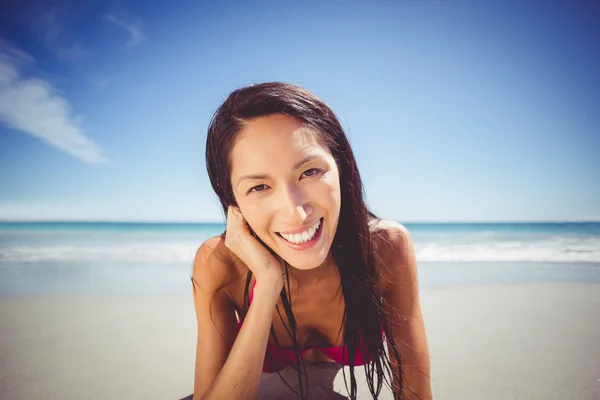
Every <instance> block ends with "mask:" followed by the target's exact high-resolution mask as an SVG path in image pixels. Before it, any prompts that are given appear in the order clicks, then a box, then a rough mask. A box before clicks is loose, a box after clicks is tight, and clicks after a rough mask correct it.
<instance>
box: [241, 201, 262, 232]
mask: <svg viewBox="0 0 600 400" xmlns="http://www.w3.org/2000/svg"><path fill="white" fill-rule="evenodd" d="M240 209H241V210H242V215H243V216H244V218H245V219H246V221H247V222H248V225H250V228H252V230H253V231H254V233H256V234H257V235H258V236H259V237H260V238H261V239H262V240H263V241H265V240H268V239H267V237H268V226H267V222H268V221H269V216H268V215H267V212H266V211H265V210H266V209H268V208H267V207H261V206H260V205H258V204H246V205H245V206H244V207H243V208H242V207H240Z"/></svg>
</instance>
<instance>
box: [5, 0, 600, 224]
mask: <svg viewBox="0 0 600 400" xmlns="http://www.w3.org/2000/svg"><path fill="white" fill-rule="evenodd" d="M20 3H22V2H18V1H16V0H9V1H8V3H6V6H3V7H4V9H5V11H4V12H2V13H0V15H1V16H0V220H92V221H221V220H222V215H221V211H220V209H219V205H218V201H217V199H216V197H215V195H214V194H213V192H212V189H211V187H210V184H209V181H208V176H207V174H206V168H205V165H204V146H205V141H206V130H207V126H208V123H209V120H210V117H211V115H212V113H213V112H214V111H215V109H216V108H217V107H218V105H219V104H220V103H221V102H222V101H223V100H224V99H225V97H226V96H227V94H228V93H229V92H230V91H232V90H234V89H235V88H237V87H240V86H243V85H247V84H249V83H253V82H262V81H270V80H283V81H289V82H293V83H296V84H298V85H301V86H303V87H305V88H307V89H309V90H311V91H313V92H314V93H316V94H317V95H319V96H320V97H321V98H323V99H324V100H325V101H326V102H327V103H328V104H330V106H331V107H332V108H333V110H334V111H335V112H336V114H337V115H338V116H339V118H340V120H341V121H342V124H343V126H344V127H345V129H346V131H347V134H348V136H349V138H350V141H351V143H352V145H353V148H354V151H355V153H356V155H357V158H358V162H359V168H360V171H361V174H362V177H363V180H364V184H365V188H366V194H367V201H368V204H369V206H370V207H371V208H372V209H373V210H374V211H375V212H376V213H378V214H380V216H382V217H384V218H390V219H396V220H399V221H404V222H415V221H567V220H568V221H580V220H600V113H599V112H598V110H600V74H598V71H600V41H599V40H597V38H599V37H600V9H599V8H598V7H597V6H591V5H590V4H592V2H580V3H578V2H562V3H563V4H562V5H559V4H558V3H555V2H540V3H527V2H507V1H500V0H487V1H476V0H470V1H424V2H421V1H400V0H397V1H376V2H367V1H364V2H352V1H324V2H318V1H306V2H292V1H276V2H270V3H267V2H252V4H249V2H241V1H236V2H227V3H226V4H225V5H221V6H219V7H216V6H214V5H213V3H214V2H192V1H185V2H152V1H132V2H119V1H112V2H96V1H87V2H86V1H83V2H82V1H46V2H37V3H34V2H27V3H28V5H23V4H20ZM209 3H210V4H209Z"/></svg>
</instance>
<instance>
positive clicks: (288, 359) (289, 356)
mask: <svg viewBox="0 0 600 400" xmlns="http://www.w3.org/2000/svg"><path fill="white" fill-rule="evenodd" d="M254 286H256V281H255V282H254V285H252V291H251V292H250V296H249V297H250V298H249V300H250V303H252V298H253V295H254ZM242 323H243V320H242V321H240V322H238V329H241V327H242ZM308 350H317V351H320V352H321V353H323V354H325V355H326V356H327V357H329V358H331V359H332V360H333V361H335V362H337V363H338V364H342V365H348V364H349V362H348V350H346V351H345V357H343V359H342V350H343V347H307V348H305V349H300V357H302V356H303V355H304V353H306V352H307V351H308ZM297 361H298V360H297V358H296V352H295V351H294V349H289V348H281V349H280V348H279V347H277V345H276V344H274V343H271V342H270V341H269V342H267V354H266V356H265V362H264V364H263V372H271V373H272V372H277V371H280V370H282V369H284V368H285V367H287V366H288V365H290V364H295V363H296V362H297ZM370 361H371V360H367V362H370ZM364 364H365V361H364V360H363V359H362V356H361V354H360V351H359V349H357V350H356V355H355V357H354V365H355V366H356V365H364Z"/></svg>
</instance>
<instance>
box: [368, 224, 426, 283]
mask: <svg viewBox="0 0 600 400" xmlns="http://www.w3.org/2000/svg"><path fill="white" fill-rule="evenodd" d="M370 227H371V238H372V246H373V248H372V250H373V253H374V255H375V257H374V260H375V263H376V268H377V270H378V271H379V272H380V278H381V287H382V292H385V291H387V290H388V289H389V288H390V285H393V284H394V283H397V282H405V283H407V282H411V281H414V279H415V277H416V269H417V262H416V254H415V247H414V243H413V240H412V236H411V234H410V232H409V231H408V229H407V228H406V227H405V226H404V225H402V224H400V223H398V222H395V221H389V220H377V221H375V222H373V223H371V224H370Z"/></svg>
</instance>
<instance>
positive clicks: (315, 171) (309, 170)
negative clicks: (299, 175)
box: [304, 168, 321, 176]
mask: <svg viewBox="0 0 600 400" xmlns="http://www.w3.org/2000/svg"><path fill="white" fill-rule="evenodd" d="M307 172H308V173H309V174H308V175H306V176H313V175H316V174H318V173H319V172H321V170H320V169H319V168H311V169H308V170H306V171H304V174H306V173H307Z"/></svg>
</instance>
